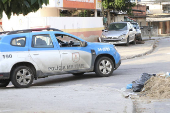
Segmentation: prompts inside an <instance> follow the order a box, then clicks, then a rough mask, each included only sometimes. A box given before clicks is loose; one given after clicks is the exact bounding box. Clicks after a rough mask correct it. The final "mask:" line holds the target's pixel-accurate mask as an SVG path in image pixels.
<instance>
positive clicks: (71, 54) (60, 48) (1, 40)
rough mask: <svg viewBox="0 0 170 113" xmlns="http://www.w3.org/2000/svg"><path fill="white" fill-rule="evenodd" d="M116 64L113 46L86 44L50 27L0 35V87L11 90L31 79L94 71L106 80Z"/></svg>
mask: <svg viewBox="0 0 170 113" xmlns="http://www.w3.org/2000/svg"><path fill="white" fill-rule="evenodd" d="M44 30H46V31H44ZM34 31H36V32H34ZM120 64H121V59H120V55H119V53H118V52H117V50H116V49H115V46H114V45H112V44H106V43H92V42H86V41H85V40H83V39H81V38H79V37H77V36H74V35H71V34H68V33H65V32H62V31H60V30H58V29H54V28H44V29H27V30H17V31H11V32H5V33H4V34H1V35H0V87H6V86H7V85H8V84H9V82H10V81H11V82H12V84H13V85H14V86H15V87H18V88H26V87H29V86H30V85H31V84H32V82H33V80H34V79H35V80H36V79H38V78H44V77H48V76H50V75H58V74H66V73H71V74H73V75H75V76H80V75H83V74H84V73H86V72H95V73H96V75H98V76H103V77H106V76H110V75H111V74H112V73H113V71H114V70H115V69H117V68H118V67H119V66H120Z"/></svg>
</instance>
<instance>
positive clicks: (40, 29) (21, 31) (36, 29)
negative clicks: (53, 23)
mask: <svg viewBox="0 0 170 113" xmlns="http://www.w3.org/2000/svg"><path fill="white" fill-rule="evenodd" d="M43 30H47V31H60V32H63V31H61V30H59V29H55V28H34V29H24V30H16V31H10V32H9V31H8V32H6V33H7V35H11V34H18V33H29V32H33V31H43Z"/></svg>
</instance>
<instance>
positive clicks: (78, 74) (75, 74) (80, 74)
mask: <svg viewBox="0 0 170 113" xmlns="http://www.w3.org/2000/svg"><path fill="white" fill-rule="evenodd" d="M73 75H74V76H82V75H84V73H73Z"/></svg>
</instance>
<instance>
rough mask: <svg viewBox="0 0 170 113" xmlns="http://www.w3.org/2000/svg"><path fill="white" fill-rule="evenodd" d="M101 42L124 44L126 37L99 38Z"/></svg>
mask: <svg viewBox="0 0 170 113" xmlns="http://www.w3.org/2000/svg"><path fill="white" fill-rule="evenodd" d="M101 42H106V43H111V44H126V43H127V39H118V38H116V39H109V38H101Z"/></svg>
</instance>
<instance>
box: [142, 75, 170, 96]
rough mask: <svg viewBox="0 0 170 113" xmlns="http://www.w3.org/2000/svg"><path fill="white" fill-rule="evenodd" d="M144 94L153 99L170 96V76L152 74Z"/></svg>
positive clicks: (145, 86)
mask: <svg viewBox="0 0 170 113" xmlns="http://www.w3.org/2000/svg"><path fill="white" fill-rule="evenodd" d="M141 93H142V95H143V96H145V97H149V98H152V99H165V98H170V76H162V75H160V74H157V76H152V77H151V78H150V79H149V80H148V81H147V82H145V85H144V88H143V89H142V91H141Z"/></svg>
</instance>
